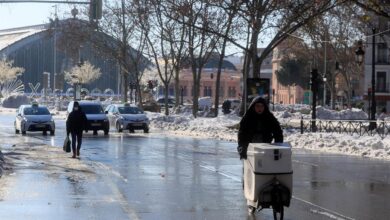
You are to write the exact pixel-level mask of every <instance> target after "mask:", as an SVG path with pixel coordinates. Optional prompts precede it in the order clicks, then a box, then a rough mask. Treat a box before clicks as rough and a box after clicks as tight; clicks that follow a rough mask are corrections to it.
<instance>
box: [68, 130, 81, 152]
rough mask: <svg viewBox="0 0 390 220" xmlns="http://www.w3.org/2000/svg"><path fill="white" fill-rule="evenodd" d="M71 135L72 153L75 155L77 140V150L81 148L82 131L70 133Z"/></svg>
mask: <svg viewBox="0 0 390 220" xmlns="http://www.w3.org/2000/svg"><path fill="white" fill-rule="evenodd" d="M70 134H71V135H72V151H73V153H76V140H77V150H80V148H81V142H82V141H81V139H82V138H83V131H71V132H70Z"/></svg>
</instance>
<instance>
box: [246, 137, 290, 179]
mask: <svg viewBox="0 0 390 220" xmlns="http://www.w3.org/2000/svg"><path fill="white" fill-rule="evenodd" d="M247 156H248V158H247V160H248V162H249V163H250V164H251V165H252V166H253V172H255V174H256V173H258V174H268V173H269V174H277V173H291V171H292V166H291V146H290V144H289V143H275V144H268V143H251V144H249V146H248V151H247Z"/></svg>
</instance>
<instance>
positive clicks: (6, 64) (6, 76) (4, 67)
mask: <svg viewBox="0 0 390 220" xmlns="http://www.w3.org/2000/svg"><path fill="white" fill-rule="evenodd" d="M13 63H14V61H13V60H6V59H5V58H4V59H2V60H0V84H3V83H5V82H7V81H10V80H13V79H15V78H16V77H17V76H19V75H20V74H22V73H23V72H24V68H21V67H13V66H12V65H13Z"/></svg>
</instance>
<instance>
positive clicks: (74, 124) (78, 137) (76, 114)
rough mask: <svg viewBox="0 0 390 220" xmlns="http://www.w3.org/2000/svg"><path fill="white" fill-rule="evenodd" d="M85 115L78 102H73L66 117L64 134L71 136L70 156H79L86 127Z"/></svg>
mask: <svg viewBox="0 0 390 220" xmlns="http://www.w3.org/2000/svg"><path fill="white" fill-rule="evenodd" d="M86 123H87V116H86V115H85V113H84V112H83V111H82V109H81V107H80V105H79V103H78V102H74V104H73V110H72V112H71V113H69V115H68V119H67V120H66V134H67V135H68V136H69V134H71V136H72V152H73V156H72V158H76V156H80V148H81V143H82V138H83V130H84V129H85V127H86ZM76 142H77V149H76Z"/></svg>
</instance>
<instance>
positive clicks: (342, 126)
mask: <svg viewBox="0 0 390 220" xmlns="http://www.w3.org/2000/svg"><path fill="white" fill-rule="evenodd" d="M285 126H286V128H287V129H299V130H300V132H301V134H303V133H305V132H328V133H340V134H341V133H346V134H349V135H353V134H357V135H359V136H364V135H369V136H375V135H379V136H380V137H381V138H385V137H386V136H387V135H389V134H390V121H383V120H378V121H370V120H324V119H315V120H313V119H303V118H301V120H300V125H299V126H297V124H296V123H295V125H294V123H288V124H286V125H285Z"/></svg>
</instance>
